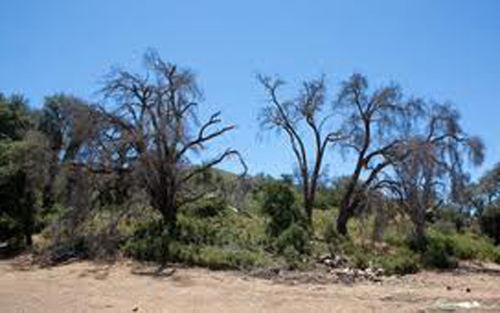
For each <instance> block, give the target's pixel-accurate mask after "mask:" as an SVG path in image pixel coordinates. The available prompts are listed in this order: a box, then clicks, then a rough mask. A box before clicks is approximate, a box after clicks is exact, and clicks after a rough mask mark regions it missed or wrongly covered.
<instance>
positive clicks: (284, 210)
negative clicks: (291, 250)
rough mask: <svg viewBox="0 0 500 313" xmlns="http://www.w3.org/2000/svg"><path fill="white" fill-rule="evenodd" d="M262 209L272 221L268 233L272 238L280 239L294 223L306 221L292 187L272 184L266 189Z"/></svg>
mask: <svg viewBox="0 0 500 313" xmlns="http://www.w3.org/2000/svg"><path fill="white" fill-rule="evenodd" d="M263 202H264V203H263V205H262V209H263V212H264V214H266V215H268V216H269V217H270V218H271V219H270V221H269V224H268V226H267V232H268V234H269V235H270V236H271V237H278V236H279V235H280V234H281V233H282V232H283V231H285V230H286V229H287V228H288V227H290V226H291V225H292V224H294V223H301V222H302V221H303V220H304V217H303V214H302V212H301V210H300V209H299V208H298V207H297V205H296V203H295V195H294V193H293V191H292V189H291V187H290V186H288V185H285V184H280V183H270V184H267V185H266V186H265V187H264V201H263Z"/></svg>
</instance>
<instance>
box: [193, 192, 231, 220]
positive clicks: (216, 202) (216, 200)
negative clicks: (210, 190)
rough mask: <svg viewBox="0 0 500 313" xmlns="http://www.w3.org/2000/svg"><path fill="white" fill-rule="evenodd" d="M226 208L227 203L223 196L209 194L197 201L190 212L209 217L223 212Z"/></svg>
mask: <svg viewBox="0 0 500 313" xmlns="http://www.w3.org/2000/svg"><path fill="white" fill-rule="evenodd" d="M226 210H227V204H226V202H225V201H224V200H223V199H222V198H221V197H215V196H209V197H206V198H203V199H202V200H200V201H197V202H196V204H195V205H194V206H193V207H192V208H191V209H189V210H188V212H189V213H191V214H192V215H194V216H197V217H200V218H207V217H214V216H217V215H219V214H222V213H223V212H225V211H226Z"/></svg>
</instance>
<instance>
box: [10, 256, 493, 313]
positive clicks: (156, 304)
mask: <svg viewBox="0 0 500 313" xmlns="http://www.w3.org/2000/svg"><path fill="white" fill-rule="evenodd" d="M450 311H453V312H500V268H498V267H495V266H486V267H480V266H469V267H464V268H462V269H460V270H458V271H454V272H445V273H437V272H421V273H419V274H415V275H408V276H404V277H389V278H384V279H383V280H382V282H377V283H374V282H357V283H354V284H342V283H337V284H318V283H303V282H302V283H296V282H294V281H293V280H292V281H288V282H285V283H284V282H283V281H281V282H277V281H276V280H273V279H270V280H269V279H260V278H255V277H252V276H249V275H246V274H242V273H238V272H227V271H226V272H223V271H209V270H205V269H197V268H167V269H158V268H156V267H148V266H143V265H139V264H136V263H132V262H118V263H114V264H112V265H109V264H108V265H106V264H96V263H90V262H76V263H71V264H67V265H60V266H56V267H50V268H37V267H28V266H22V264H19V263H18V262H17V263H16V262H13V261H12V260H3V261H2V260H0V312H4V313H10V312H206V313H210V312H216V313H223V312H288V313H293V312H301V313H302V312H394V313H395V312H450Z"/></svg>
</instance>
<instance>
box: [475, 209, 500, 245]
mask: <svg viewBox="0 0 500 313" xmlns="http://www.w3.org/2000/svg"><path fill="white" fill-rule="evenodd" d="M479 223H480V226H481V231H482V232H483V234H485V235H486V236H489V237H490V238H491V239H493V240H494V242H495V244H497V245H498V244H500V205H491V206H488V207H486V209H485V210H484V212H483V213H482V214H481V216H480V218H479Z"/></svg>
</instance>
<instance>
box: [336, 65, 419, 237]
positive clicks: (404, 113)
mask: <svg viewBox="0 0 500 313" xmlns="http://www.w3.org/2000/svg"><path fill="white" fill-rule="evenodd" d="M336 107H337V108H338V110H339V111H340V112H342V113H343V114H344V115H345V120H344V122H343V127H342V130H343V133H344V135H345V138H346V140H344V142H343V148H344V151H347V152H349V153H354V155H355V158H356V162H355V167H354V170H353V173H352V176H351V179H350V181H349V184H348V185H347V188H346V191H345V193H344V195H343V197H342V201H341V204H340V211H339V215H338V217H337V221H336V229H337V231H338V232H339V234H341V235H346V234H347V223H348V221H349V219H350V218H351V217H352V216H353V215H354V214H355V212H356V210H359V208H360V207H361V206H363V205H365V204H364V203H363V202H365V200H367V198H366V194H367V193H368V192H369V188H370V186H371V185H372V184H373V183H374V182H375V181H376V180H377V179H378V177H379V176H380V174H381V173H382V172H383V171H384V169H386V168H387V167H388V166H389V165H391V164H392V162H394V161H395V159H396V158H400V157H402V156H403V155H402V154H396V153H395V152H396V151H399V146H400V145H401V144H403V143H404V140H405V136H407V134H408V133H409V132H410V131H411V128H412V122H413V121H414V119H415V118H416V117H417V116H418V115H419V114H420V113H421V109H422V108H421V107H422V103H421V101H420V100H418V99H409V100H406V99H404V98H403V94H402V91H401V89H400V87H399V86H397V85H389V86H387V87H383V88H380V89H377V90H375V91H373V92H370V91H369V88H368V81H367V79H366V78H365V77H364V76H362V75H360V74H354V75H352V76H351V77H350V79H349V80H347V81H346V82H344V83H343V85H342V88H341V91H340V93H339V96H338V99H337V101H336ZM363 175H364V177H363V178H364V179H362V178H361V176H363Z"/></svg>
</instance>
